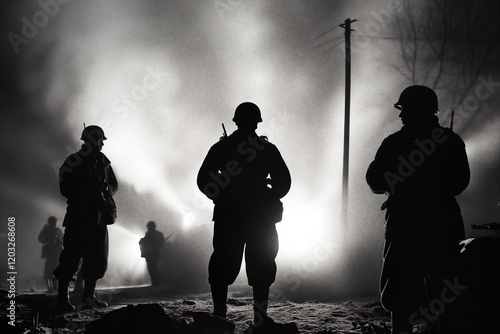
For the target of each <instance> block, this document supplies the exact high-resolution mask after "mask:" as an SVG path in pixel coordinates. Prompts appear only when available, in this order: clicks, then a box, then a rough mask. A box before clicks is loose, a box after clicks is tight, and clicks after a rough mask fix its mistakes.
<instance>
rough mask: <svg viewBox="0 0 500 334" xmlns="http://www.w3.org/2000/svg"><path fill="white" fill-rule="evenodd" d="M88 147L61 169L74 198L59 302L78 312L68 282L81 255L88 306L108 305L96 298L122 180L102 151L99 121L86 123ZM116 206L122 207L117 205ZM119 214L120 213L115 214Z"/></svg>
mask: <svg viewBox="0 0 500 334" xmlns="http://www.w3.org/2000/svg"><path fill="white" fill-rule="evenodd" d="M81 139H82V140H83V142H84V143H83V145H82V148H81V149H80V150H79V151H78V152H76V153H74V154H71V155H70V156H69V157H68V158H67V159H66V161H65V162H64V164H63V165H62V166H61V169H60V170H59V187H60V190H61V194H62V195H63V196H64V197H66V198H67V199H68V201H67V202H68V207H67V209H66V216H65V217H64V222H63V226H65V227H66V230H65V234H64V249H63V251H62V253H61V256H60V257H59V266H58V267H57V269H56V270H55V271H54V275H55V276H56V277H57V279H58V280H59V289H58V299H57V307H58V310H59V311H60V312H69V311H74V310H75V307H74V306H73V305H72V304H71V303H70V301H69V296H68V284H69V282H70V281H72V280H73V279H74V278H73V277H74V275H75V273H76V271H77V270H78V266H79V263H80V259H83V262H82V268H81V270H82V278H83V280H84V282H85V286H84V291H83V295H82V305H81V306H82V308H91V307H106V306H107V304H106V303H105V302H102V301H99V300H98V299H96V297H95V294H94V290H95V286H96V282H97V280H98V279H99V278H102V277H103V276H104V273H105V272H106V269H107V264H108V229H107V226H106V225H107V224H111V223H113V222H114V220H111V221H108V219H107V218H108V210H107V208H109V207H110V206H111V207H113V206H114V201H113V198H112V195H114V194H115V192H116V190H117V189H118V182H117V181H116V177H115V174H114V172H113V169H112V168H111V163H110V161H109V160H108V158H107V157H106V156H105V155H104V154H103V153H101V150H102V147H103V146H104V142H103V141H104V140H106V137H105V136H104V131H103V130H102V129H101V128H100V127H98V126H95V125H91V126H88V127H86V128H85V129H84V130H83V132H82V136H81ZM114 209H116V207H114ZM115 217H116V215H115Z"/></svg>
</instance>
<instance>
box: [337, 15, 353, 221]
mask: <svg viewBox="0 0 500 334" xmlns="http://www.w3.org/2000/svg"><path fill="white" fill-rule="evenodd" d="M356 21H357V20H351V19H349V18H348V19H347V20H345V21H344V23H343V24H341V25H340V26H341V27H342V28H344V29H345V113H344V156H343V167H342V222H343V223H344V226H345V227H346V229H347V223H348V200H349V196H348V195H349V134H350V113H351V111H350V108H351V31H353V30H351V23H353V22H356Z"/></svg>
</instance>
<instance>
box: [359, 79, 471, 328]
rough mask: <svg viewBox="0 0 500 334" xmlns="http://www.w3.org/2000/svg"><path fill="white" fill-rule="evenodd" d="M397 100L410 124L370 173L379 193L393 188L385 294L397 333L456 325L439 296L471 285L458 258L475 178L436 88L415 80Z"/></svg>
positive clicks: (384, 301)
mask: <svg viewBox="0 0 500 334" xmlns="http://www.w3.org/2000/svg"><path fill="white" fill-rule="evenodd" d="M394 107H395V108H396V109H399V110H400V111H401V113H400V114H399V117H400V118H401V120H402V123H403V127H402V128H401V130H400V131H398V132H396V133H394V134H392V135H390V136H389V137H387V138H386V139H384V141H383V142H382V145H381V146H380V148H379V149H378V151H377V154H376V155H375V160H374V161H373V162H372V163H371V164H370V166H369V168H368V172H367V174H366V179H367V182H368V184H369V186H370V188H371V190H372V191H373V192H374V193H376V194H384V193H385V194H387V195H388V196H389V198H388V199H387V201H386V202H385V203H384V204H383V206H382V209H386V210H387V212H386V230H385V239H386V241H385V246H384V265H383V269H382V274H381V294H382V295H381V300H382V304H383V306H384V307H385V308H386V309H387V310H389V311H391V312H392V324H393V333H412V327H413V326H416V325H419V326H420V327H421V329H425V330H426V331H431V330H434V328H435V327H436V326H437V325H438V324H439V328H440V330H441V332H442V333H448V331H447V329H446V328H447V325H448V324H449V323H447V315H449V312H448V314H447V313H446V309H445V310H443V309H439V307H436V304H431V302H432V301H436V300H441V299H440V298H443V293H444V292H447V293H448V294H445V295H444V296H445V297H446V298H447V300H450V298H451V297H453V291H451V290H452V289H453V288H454V289H455V290H456V289H460V288H463V287H461V286H460V284H459V282H457V277H456V265H457V260H458V256H459V248H460V247H459V242H460V240H463V239H464V237H465V232H464V226H463V221H462V216H461V213H460V208H459V206H458V204H457V202H456V200H455V196H457V195H459V194H460V193H461V192H462V191H464V190H465V188H467V186H468V184H469V178H470V171H469V164H468V161H467V155H466V152H465V144H464V142H463V141H462V139H461V138H460V137H459V136H458V135H457V134H455V133H454V132H453V131H451V130H450V129H448V128H443V127H441V126H440V125H439V123H438V118H437V116H436V115H435V114H436V113H437V112H438V99H437V95H436V93H435V92H434V91H433V90H432V89H430V88H428V87H425V86H411V87H408V88H406V89H405V90H403V92H402V93H401V95H400V97H399V100H398V101H397V102H396V104H395V105H394ZM443 291H444V292H443ZM443 303H444V302H443ZM449 308H450V306H449V305H448V310H449ZM443 311H444V312H443ZM438 315H439V321H438ZM419 333H421V332H419ZM426 333H427V332H426Z"/></svg>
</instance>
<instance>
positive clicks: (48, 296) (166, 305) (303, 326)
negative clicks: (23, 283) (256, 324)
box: [0, 287, 390, 334]
mask: <svg viewBox="0 0 500 334" xmlns="http://www.w3.org/2000/svg"><path fill="white" fill-rule="evenodd" d="M97 295H98V297H99V298H100V299H102V300H104V301H106V302H108V304H109V307H107V308H105V309H92V310H78V309H77V311H76V312H72V313H67V314H64V315H58V314H56V312H55V305H56V294H55V292H51V293H37V292H33V293H25V294H19V295H17V296H16V298H15V302H16V312H15V325H16V326H15V327H13V326H10V325H8V322H9V321H10V319H9V318H8V317H7V316H8V315H9V314H8V310H7V307H8V306H9V303H10V299H9V298H8V297H7V292H6V291H5V290H3V291H1V310H0V317H1V319H2V323H1V324H0V328H2V329H5V328H7V329H8V333H53V334H66V333H85V325H87V324H88V323H90V322H92V321H95V320H97V319H100V318H101V317H102V316H104V315H105V314H107V313H109V312H111V311H113V310H117V309H121V308H124V307H126V306H127V305H139V304H152V303H158V304H159V305H161V306H162V308H163V309H164V310H165V313H166V314H168V315H170V316H171V317H173V318H174V319H176V320H182V321H185V322H186V323H190V322H192V321H193V319H192V315H193V313H194V312H211V311H212V302H211V298H210V295H208V294H205V295H193V296H189V297H187V296H186V297H179V296H172V295H171V294H170V293H167V292H165V291H162V290H161V289H157V288H151V287H137V288H123V289H110V290H99V291H98V292H97ZM169 295H170V296H169ZM75 299H76V298H75V297H72V301H73V302H74V303H75V305H77V304H78V303H77V300H75ZM268 313H269V316H270V317H271V318H272V319H274V321H276V322H277V323H283V324H285V323H292V322H293V323H295V324H296V325H297V328H298V330H299V332H300V333H301V334H306V333H307V334H313V333H314V334H317V333H322V334H323V333H335V334H340V333H342V334H348V333H349V334H354V333H363V334H370V333H376V334H386V333H387V334H388V333H390V316H389V314H388V313H387V312H386V311H385V310H384V309H383V308H382V307H381V305H380V303H379V302H378V301H376V300H375V299H373V300H372V299H367V300H349V301H338V302H331V303H324V302H317V301H306V302H300V303H297V302H291V301H287V300H273V299H271V301H270V305H269V312H268ZM252 317H253V310H252V298H251V296H245V295H243V294H240V295H238V294H233V295H230V296H229V299H228V320H229V321H231V322H232V323H234V324H235V326H236V329H235V332H234V333H235V334H241V333H243V331H244V330H245V329H247V328H248V326H249V324H250V323H251V320H252ZM1 332H2V333H5V331H4V330H2V331H1Z"/></svg>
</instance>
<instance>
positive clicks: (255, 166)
mask: <svg viewBox="0 0 500 334" xmlns="http://www.w3.org/2000/svg"><path fill="white" fill-rule="evenodd" d="M233 121H234V122H235V123H236V126H237V127H238V129H237V130H236V131H234V132H233V133H232V134H231V135H230V136H227V135H224V137H222V138H221V140H220V141H219V142H217V143H216V144H214V145H213V146H212V147H211V148H210V150H209V152H208V154H207V156H206V158H205V160H204V161H203V164H202V166H201V168H200V170H199V173H198V178H197V183H198V187H199V189H200V190H201V191H202V192H203V193H204V194H205V195H206V196H207V197H208V198H210V199H211V200H213V202H214V204H215V208H214V215H213V220H214V222H215V225H214V236H213V247H214V251H213V253H212V256H211V258H210V262H209V268H208V271H209V283H210V286H211V291H212V298H213V303H214V314H215V315H216V316H220V317H222V318H225V317H226V299H227V293H228V286H229V285H231V284H232V283H233V282H234V281H235V279H236V277H237V276H238V273H239V271H240V267H241V262H242V257H243V254H245V263H246V271H247V278H248V284H249V285H250V286H252V287H253V298H254V326H257V325H258V324H262V323H266V321H267V320H270V319H269V318H268V317H267V303H268V298H269V287H270V286H271V284H272V283H273V282H274V280H275V277H276V263H275V258H276V255H277V253H278V235H277V232H276V227H275V223H277V222H279V221H281V216H282V212H283V206H282V203H281V201H280V199H281V198H282V197H284V196H285V195H286V194H287V193H288V191H289V189H290V185H291V177H290V172H289V170H288V167H287V166H286V164H285V162H284V160H283V158H282V156H281V154H280V152H279V151H278V148H277V147H276V146H275V145H273V144H271V143H270V142H269V141H268V140H267V137H264V136H258V135H257V134H256V133H255V130H256V129H257V124H258V123H260V122H262V118H261V113H260V109H259V108H258V107H257V105H255V104H253V103H251V102H244V103H242V104H240V105H239V106H238V107H237V108H236V110H235V113H234V118H233Z"/></svg>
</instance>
